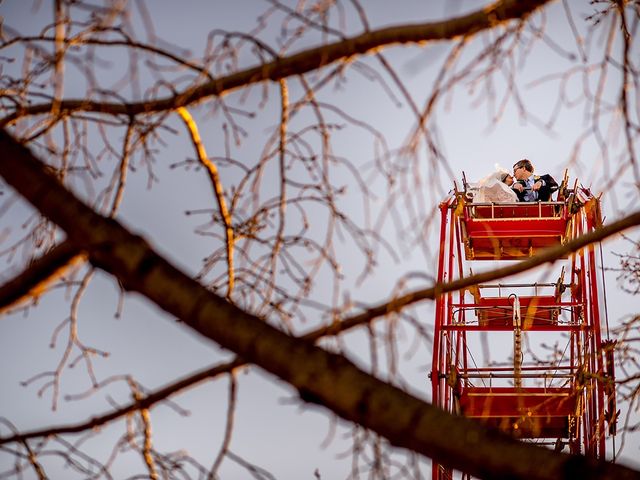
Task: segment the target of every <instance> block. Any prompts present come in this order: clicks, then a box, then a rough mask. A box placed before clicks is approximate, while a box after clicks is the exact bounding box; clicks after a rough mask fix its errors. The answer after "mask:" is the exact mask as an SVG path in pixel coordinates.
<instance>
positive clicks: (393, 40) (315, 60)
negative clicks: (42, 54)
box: [0, 0, 550, 126]
mask: <svg viewBox="0 0 640 480" xmlns="http://www.w3.org/2000/svg"><path fill="white" fill-rule="evenodd" d="M549 1H550V0H526V1H525V0H500V1H497V2H495V3H494V4H492V5H489V6H487V7H484V8H482V9H481V10H477V11H475V12H472V13H469V14H467V15H462V16H460V17H457V18H453V19H450V20H445V21H440V22H429V23H423V24H415V25H402V26H396V27H388V28H383V29H380V30H374V31H370V32H365V33H362V34H360V35H357V36H355V37H351V38H348V39H346V40H340V41H337V42H334V43H331V44H327V45H323V46H320V47H316V48H311V49H309V50H305V51H302V52H299V53H296V54H293V55H290V56H288V57H283V58H279V59H276V60H274V61H271V62H268V63H265V64H262V65H259V66H257V67H252V68H249V69H246V70H242V71H239V72H237V73H233V74H231V75H227V76H225V77H220V78H217V79H215V80H213V81H209V82H206V83H204V84H202V85H197V86H194V87H190V88H188V89H186V90H184V91H183V92H179V93H176V94H175V95H172V96H170V97H167V98H163V99H159V100H154V101H145V102H133V103H115V102H96V101H92V100H88V99H82V100H66V101H63V102H61V103H60V113H61V114H70V113H73V112H76V111H85V112H96V113H104V114H109V115H129V116H131V115H138V114H148V113H153V112H159V111H166V110H174V109H176V108H179V107H185V106H188V105H191V104H193V103H197V102H199V101H201V100H204V99H206V98H208V97H211V96H221V95H223V94H226V93H228V92H230V91H233V90H235V89H237V88H240V87H246V86H249V85H252V84H255V83H259V82H262V81H264V80H271V81H278V80H280V79H282V78H286V77H289V76H292V75H301V74H303V73H306V72H310V71H312V70H317V69H319V68H321V67H324V66H327V65H330V64H331V63H333V62H336V61H338V60H346V59H349V58H351V57H353V56H355V55H362V54H366V53H367V52H370V51H372V50H377V49H380V48H383V47H386V46H390V45H395V44H404V43H422V42H427V41H438V40H449V39H453V38H457V37H460V36H469V35H473V34H476V33H478V32H480V31H483V30H486V29H490V28H495V27H496V26H497V25H499V24H500V23H503V22H507V21H509V20H512V19H520V20H524V19H526V18H527V17H528V16H529V15H531V14H532V13H533V12H535V11H536V10H537V9H538V8H540V7H541V6H543V5H544V4H546V3H548V2H549ZM50 111H51V104H50V103H44V104H39V105H31V106H21V107H19V108H17V109H16V111H15V112H14V113H12V114H10V115H8V116H7V117H5V118H3V119H0V126H5V125H7V124H11V123H13V122H14V121H16V120H18V119H19V118H22V117H25V116H31V115H38V114H43V113H49V112H50Z"/></svg>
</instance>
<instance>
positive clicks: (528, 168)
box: [511, 158, 558, 202]
mask: <svg viewBox="0 0 640 480" xmlns="http://www.w3.org/2000/svg"><path fill="white" fill-rule="evenodd" d="M513 175H514V177H516V180H517V181H516V182H515V183H514V184H513V186H512V187H511V188H512V189H513V190H514V191H515V192H516V195H517V196H518V200H519V201H521V202H538V201H540V202H548V201H550V200H551V194H552V193H553V192H555V191H556V190H557V189H558V184H557V183H556V181H555V180H554V179H553V177H552V176H551V175H540V176H538V175H534V174H533V165H532V164H531V161H530V160H527V159H526V158H525V159H522V160H520V161H519V162H517V163H516V164H515V165H514V166H513Z"/></svg>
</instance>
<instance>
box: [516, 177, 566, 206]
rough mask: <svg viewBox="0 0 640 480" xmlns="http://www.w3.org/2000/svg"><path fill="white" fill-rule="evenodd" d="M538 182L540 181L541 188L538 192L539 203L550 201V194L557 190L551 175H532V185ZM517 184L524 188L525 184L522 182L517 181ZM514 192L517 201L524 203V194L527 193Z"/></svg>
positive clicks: (524, 191)
mask: <svg viewBox="0 0 640 480" xmlns="http://www.w3.org/2000/svg"><path fill="white" fill-rule="evenodd" d="M538 181H542V186H541V187H540V190H538V201H540V202H548V201H550V200H551V194H552V193H553V192H555V191H556V190H557V189H558V184H557V183H556V181H555V180H554V179H553V177H552V176H551V175H546V174H545V175H534V176H533V183H536V182H538ZM517 183H520V184H521V185H522V186H526V185H525V182H523V181H522V180H518V181H517ZM514 192H516V195H517V196H518V201H520V202H526V200H525V194H526V193H527V192H526V190H523V191H522V192H519V191H517V190H514Z"/></svg>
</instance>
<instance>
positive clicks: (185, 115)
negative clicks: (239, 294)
mask: <svg viewBox="0 0 640 480" xmlns="http://www.w3.org/2000/svg"><path fill="white" fill-rule="evenodd" d="M177 112H178V114H179V115H180V118H182V120H183V121H184V123H185V125H186V126H187V129H188V130H189V135H190V136H191V141H192V142H193V146H194V148H195V150H196V155H197V156H198V160H199V161H200V163H201V164H202V165H203V166H204V167H205V168H206V169H207V172H208V173H209V180H210V181H211V187H212V188H213V192H214V194H215V197H216V201H217V203H218V211H219V212H220V217H221V218H222V221H223V223H224V231H225V237H226V248H227V272H228V276H229V279H228V281H227V298H231V294H232V293H233V285H234V281H235V274H234V268H233V249H234V245H235V239H234V235H235V234H234V231H233V225H232V223H231V215H230V213H229V209H228V208H227V202H226V200H225V198H224V189H223V187H222V182H221V181H220V175H219V174H218V167H216V164H215V163H213V162H212V161H211V160H210V159H209V157H208V156H207V152H206V150H205V148H204V144H203V143H202V140H201V139H200V134H199V133H198V126H197V125H196V122H195V120H194V119H193V117H192V116H191V114H190V113H189V111H188V110H187V109H186V108H182V107H181V108H178V110H177Z"/></svg>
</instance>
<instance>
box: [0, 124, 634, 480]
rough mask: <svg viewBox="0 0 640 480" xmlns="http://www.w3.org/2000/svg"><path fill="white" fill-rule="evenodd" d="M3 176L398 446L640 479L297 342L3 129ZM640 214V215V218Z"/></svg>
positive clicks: (466, 461)
mask: <svg viewBox="0 0 640 480" xmlns="http://www.w3.org/2000/svg"><path fill="white" fill-rule="evenodd" d="M0 151H2V152H3V153H4V158H3V160H2V161H1V162H0V175H2V176H3V177H4V179H5V181H6V182H7V183H9V184H10V185H12V186H13V187H14V188H15V189H16V190H17V191H18V192H20V193H21V194H22V195H23V196H24V197H25V198H26V199H27V200H28V201H29V202H30V203H32V204H33V205H34V206H35V207H36V208H37V209H39V210H40V212H41V213H42V214H43V215H45V216H47V217H49V218H50V219H51V220H52V221H54V222H55V223H57V224H58V225H59V226H60V227H61V228H62V229H63V230H65V231H66V232H67V235H68V237H69V239H70V240H71V241H73V242H74V243H77V244H78V245H82V246H83V247H85V248H86V249H87V250H88V251H89V252H90V254H89V255H90V261H91V262H92V263H93V264H94V265H95V266H97V267H99V268H102V269H104V270H105V271H108V272H110V273H111V274H113V275H114V276H116V277H117V278H118V279H119V280H120V281H121V283H122V285H123V286H124V287H125V288H126V289H127V290H130V291H136V292H139V293H141V294H143V295H144V296H146V297H147V298H149V299H150V300H151V301H153V302H154V303H156V304H157V305H158V306H159V307H161V308H162V309H164V310H165V311H167V312H168V313H170V314H172V315H175V316H176V317H177V318H179V319H180V320H181V321H182V322H184V323H185V325H187V326H189V327H191V328H193V329H194V330H196V331H198V332H199V333H200V334H202V335H203V336H205V337H207V338H209V339H211V340H213V341H215V342H216V343H218V344H219V345H221V346H222V347H224V348H227V349H229V350H231V351H234V352H236V353H237V354H238V355H240V356H242V357H243V358H245V359H246V360H247V361H250V362H252V363H255V364H256V365H258V366H260V367H261V368H263V369H265V370H267V371H268V372H270V373H272V374H273V375H275V376H277V377H279V378H281V379H282V380H284V381H285V382H287V383H289V384H290V385H292V386H293V387H294V388H296V389H297V390H298V392H299V394H300V397H301V398H302V399H303V400H305V401H307V402H313V403H318V404H321V405H324V406H326V407H327V408H329V409H331V410H333V411H334V412H335V413H336V414H338V415H340V416H341V417H343V418H345V419H347V420H349V421H352V422H355V423H358V424H360V425H362V426H364V427H365V428H368V429H370V430H373V431H375V432H377V433H379V434H380V435H382V436H384V437H386V438H387V439H388V440H389V441H390V442H391V443H392V444H393V445H396V446H399V447H403V448H407V449H411V450H413V451H415V452H418V453H421V454H423V455H426V456H429V457H431V458H433V459H434V460H436V461H437V462H438V463H442V464H444V465H447V466H450V467H453V468H456V469H459V470H463V471H465V472H468V473H470V474H471V475H474V476H478V477H489V476H491V475H492V473H495V472H501V474H502V475H504V476H505V477H509V478H533V479H550V478H554V479H558V478H585V479H591V478H612V479H613V478H616V479H624V478H637V477H638V474H639V472H636V471H634V470H631V469H629V468H626V467H623V466H620V465H614V464H609V463H607V462H605V461H602V460H599V461H597V460H594V459H591V458H586V457H580V456H570V455H566V454H561V453H557V452H552V451H550V450H547V449H545V448H539V447H536V446H533V445H530V444H525V443H521V442H518V441H516V440H513V439H511V438H509V437H508V436H506V435H504V434H502V433H500V432H497V431H489V430H486V429H485V428H484V427H482V426H481V425H480V424H478V423H476V422H474V421H472V420H469V419H466V418H463V417H455V416H452V415H450V414H448V413H446V412H444V411H442V410H440V409H438V408H436V407H434V406H432V405H429V404H426V403H425V402H423V401H421V400H419V399H417V398H415V397H413V396H411V395H409V394H408V393H406V392H404V391H402V390H399V389H398V388H395V387H393V386H391V385H389V384H386V383H384V382H382V381H380V380H378V379H376V378H374V377H372V376H370V375H368V374H366V373H365V372H363V371H362V370H360V369H358V368H357V367H356V366H355V365H354V364H352V363H351V362H350V361H348V360H347V359H346V358H344V357H342V356H340V355H337V354H333V353H329V352H327V351H325V350H322V349H321V348H318V347H316V346H314V345H313V344H312V343H311V342H307V341H301V340H300V339H296V338H293V337H290V336H288V335H286V334H284V333H283V332H281V331H279V330H277V329H275V328H274V327H272V326H270V325H269V324H268V323H266V322H264V321H263V319H260V318H258V317H255V316H253V315H251V314H249V313H247V312H245V311H243V310H241V309H239V308H237V307H235V306H234V305H232V304H230V303H228V302H226V301H225V300H224V299H223V298H220V297H219V296H217V295H215V294H214V293H212V292H210V291H208V290H207V289H206V288H204V287H203V286H201V285H199V284H198V283H197V282H195V281H194V280H193V279H191V278H189V277H188V276H186V275H185V274H184V273H182V272H181V271H179V270H178V269H176V268H175V267H174V266H173V265H171V264H170V263H169V262H167V261H166V260H165V259H164V258H162V257H161V256H159V255H158V254H157V253H156V252H155V251H154V250H153V249H152V248H151V246H150V245H149V244H148V243H147V242H146V241H144V240H143V239H142V238H141V237H139V236H135V235H132V234H131V233H129V232H128V231H127V230H126V229H125V228H124V227H122V226H121V225H120V224H119V223H118V222H116V221H115V220H113V219H109V218H105V217H102V216H100V215H98V214H96V213H95V212H94V211H93V210H91V208H89V207H88V206H86V205H84V204H83V203H82V202H80V201H79V200H78V199H77V198H76V197H75V196H74V195H73V194H72V193H71V192H69V191H68V190H66V188H65V187H64V186H63V185H62V184H61V183H60V182H59V181H58V179H57V178H56V177H54V176H53V175H51V174H50V173H48V172H47V171H46V169H45V167H44V165H43V164H42V163H41V162H40V161H38V160H37V159H36V158H35V157H34V156H33V155H32V154H31V152H30V151H29V150H28V149H27V148H26V147H24V146H22V145H20V144H19V143H17V142H16V141H15V140H14V139H13V138H12V137H11V136H9V135H8V134H7V133H6V132H4V131H1V132H0ZM639 216H640V215H639Z"/></svg>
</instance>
